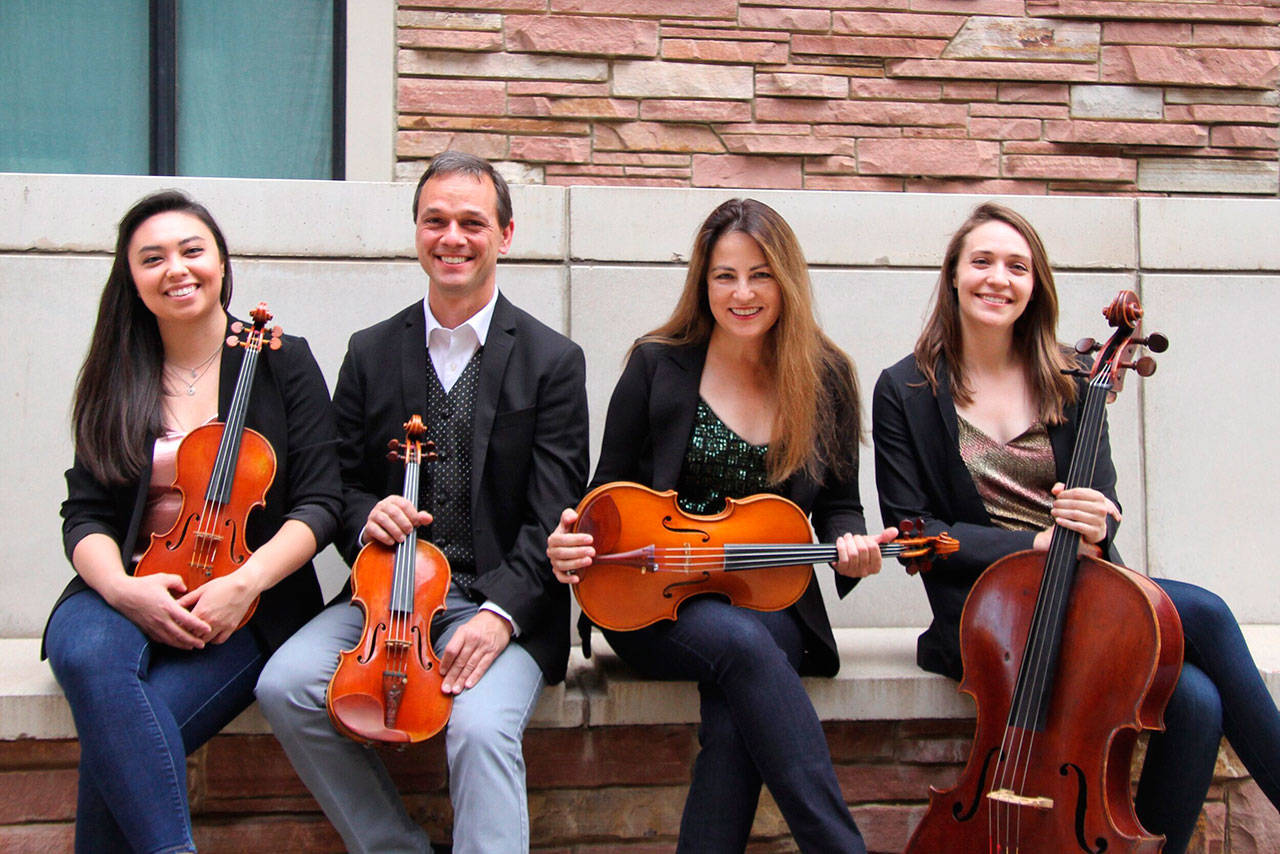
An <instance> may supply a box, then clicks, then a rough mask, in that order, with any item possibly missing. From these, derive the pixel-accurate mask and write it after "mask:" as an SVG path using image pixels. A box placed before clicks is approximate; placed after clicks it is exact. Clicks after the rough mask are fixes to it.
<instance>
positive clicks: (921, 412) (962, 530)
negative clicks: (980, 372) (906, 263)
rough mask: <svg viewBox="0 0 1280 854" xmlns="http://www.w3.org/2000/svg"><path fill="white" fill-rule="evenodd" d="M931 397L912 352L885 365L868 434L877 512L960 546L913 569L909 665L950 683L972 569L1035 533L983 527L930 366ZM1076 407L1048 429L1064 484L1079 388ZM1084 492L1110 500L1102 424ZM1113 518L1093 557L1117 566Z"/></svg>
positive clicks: (949, 409)
mask: <svg viewBox="0 0 1280 854" xmlns="http://www.w3.org/2000/svg"><path fill="white" fill-rule="evenodd" d="M937 374H938V394H937V396H936V397H935V396H934V394H933V392H932V391H931V390H930V388H929V384H928V383H927V382H926V381H925V378H924V375H923V374H921V373H920V370H919V368H917V367H916V360H915V357H914V356H907V357H906V358H905V359H903V360H902V361H900V362H898V363H897V364H895V365H893V366H892V367H890V368H886V369H885V370H884V371H883V372H882V373H881V374H880V379H879V380H877V382H876V390H875V395H874V397H873V398H872V406H871V413H872V415H871V417H872V436H873V438H874V440H875V453H876V487H877V488H878V490H879V493H880V512H881V515H882V516H883V518H884V519H885V520H886V521H892V520H897V519H914V518H917V517H919V518H922V519H923V520H924V523H925V532H926V533H927V534H929V535H934V534H938V533H941V532H942V531H949V532H950V533H951V535H952V536H953V537H955V538H956V539H957V540H959V542H960V548H959V550H958V551H957V552H956V553H955V554H953V555H951V556H950V557H948V558H947V559H946V560H941V561H938V562H936V563H934V565H933V569H932V570H930V571H929V572H928V573H923V574H921V576H920V577H921V578H922V579H923V580H924V589H925V593H926V594H927V595H928V597H929V607H930V608H932V609H933V623H932V624H931V625H930V626H929V628H928V629H927V630H925V632H924V634H922V635H920V639H919V641H918V642H917V645H916V662H917V663H918V664H919V665H920V666H921V667H922V668H924V669H925V670H928V671H931V672H933V673H941V674H943V675H945V676H950V677H951V678H953V679H959V678H960V676H961V663H960V613H961V611H962V610H963V609H964V600H965V598H966V597H967V596H968V595H969V588H971V587H972V586H973V583H974V582H975V581H977V579H978V576H979V575H981V574H982V571H983V570H984V569H986V568H987V567H988V566H990V565H991V564H992V563H994V562H995V561H997V560H999V559H1000V558H1002V557H1004V556H1005V555H1007V554H1012V553H1013V552H1017V551H1023V550H1025V549H1029V548H1031V547H1032V542H1033V541H1034V540H1035V535H1036V532H1035V531H1006V530H1004V529H1003V528H997V527H995V526H993V525H992V524H991V517H990V516H989V515H987V511H986V508H985V507H984V506H983V503H982V498H981V496H979V495H978V489H977V487H976V486H974V483H973V478H972V477H970V476H969V470H968V469H967V468H965V465H964V460H962V459H961V457H960V440H959V426H958V425H957V422H956V407H955V403H954V401H953V400H952V398H951V373H950V371H949V370H948V367H947V365H946V363H945V362H944V363H940V364H939V365H938V372H937ZM1079 391H1080V394H1079V395H1078V396H1077V404H1076V405H1075V406H1071V407H1068V409H1067V412H1066V417H1067V420H1066V421H1065V422H1064V423H1062V424H1059V425H1057V426H1055V427H1050V428H1049V442H1050V444H1051V445H1052V446H1053V459H1054V464H1055V467H1056V469H1057V478H1058V480H1059V481H1062V482H1065V481H1066V479H1067V470H1068V467H1069V466H1070V463H1071V452H1072V449H1073V448H1074V447H1075V441H1076V428H1077V419H1078V417H1079V412H1078V410H1079V402H1080V401H1083V399H1084V393H1083V392H1084V387H1083V384H1081V386H1080V388H1079ZM1092 486H1093V488H1094V489H1096V490H1098V491H1099V492H1101V493H1102V494H1104V495H1106V496H1107V497H1108V498H1110V499H1111V500H1112V501H1115V502H1116V506H1117V507H1118V506H1120V502H1119V500H1118V499H1117V498H1116V470H1115V466H1113V465H1112V463H1111V445H1110V442H1109V440H1108V436H1107V426H1106V422H1105V421H1104V422H1103V428H1102V440H1101V444H1100V445H1099V448H1098V460H1097V465H1096V466H1095V468H1094V472H1093V484H1092ZM1116 526H1117V523H1116V522H1115V520H1110V521H1109V522H1108V533H1107V538H1106V539H1105V540H1104V541H1103V542H1102V543H1100V545H1101V546H1102V549H1103V553H1104V554H1107V555H1108V556H1109V559H1110V560H1112V561H1114V562H1117V563H1118V562H1119V555H1117V554H1116V553H1115V549H1114V547H1113V541H1114V538H1115V532H1116Z"/></svg>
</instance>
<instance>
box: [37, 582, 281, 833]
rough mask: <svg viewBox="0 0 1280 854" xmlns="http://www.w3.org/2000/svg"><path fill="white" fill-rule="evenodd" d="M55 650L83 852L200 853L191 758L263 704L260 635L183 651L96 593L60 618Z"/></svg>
mask: <svg viewBox="0 0 1280 854" xmlns="http://www.w3.org/2000/svg"><path fill="white" fill-rule="evenodd" d="M46 649H47V652H48V655H49V664H50V665H51V666H52V667H53V673H54V675H55V676H56V677H57V679H58V684H60V685H61V686H62V691H63V693H64V694H65V695H66V697H67V701H68V702H69V703H70V705H71V714H72V715H73V716H74V718H75V722H76V734H77V735H78V736H79V739H80V783H79V791H78V797H77V802H76V851H77V852H90V851H94V852H101V851H112V852H114V851H121V852H124V851H136V852H143V854H149V853H150V852H176V851H194V850H195V842H194V841H193V840H192V837H191V814H190V810H189V808H188V806H187V762H186V757H187V754H188V753H190V752H191V751H193V750H195V749H196V748H197V747H199V746H200V745H201V744H203V743H204V742H206V741H208V740H209V739H210V738H212V737H213V735H214V734H216V733H217V732H218V730H220V729H222V727H224V726H225V725H226V724H227V723H228V722H230V721H231V719H232V718H234V717H235V716H236V715H238V714H239V713H240V712H241V711H243V710H244V709H245V708H246V707H247V706H248V705H249V703H251V702H252V701H253V684H254V682H255V681H256V680H257V678H258V672H259V671H260V670H261V669H262V665H263V664H264V663H265V662H266V656H265V655H264V654H263V652H262V650H261V649H260V648H259V645H258V641H257V639H256V638H254V636H253V634H252V632H250V631H248V630H245V629H241V630H240V631H238V632H236V633H235V634H233V635H232V636H231V637H230V638H228V639H227V641H226V642H225V643H222V644H217V645H209V646H206V647H205V648H204V649H202V650H192V651H185V650H177V649H174V648H172V647H169V646H165V645H163V644H158V643H153V642H152V641H150V640H149V639H148V638H147V637H146V635H144V634H143V633H142V631H141V630H140V629H139V628H138V627H137V626H136V625H135V624H134V623H133V622H132V621H131V620H129V619H128V618H127V617H125V616H124V615H122V614H121V613H120V612H119V611H116V610H115V609H114V608H112V607H111V606H110V605H108V604H107V603H106V602H105V601H104V600H103V599H102V597H101V596H99V595H98V594H97V593H96V592H94V591H92V590H85V591H82V592H80V593H77V594H75V595H74V596H71V597H70V598H68V599H67V600H66V601H65V602H63V603H62V604H61V605H60V606H59V607H58V609H57V610H56V611H55V612H54V614H53V616H52V617H51V618H50V620H49V630H48V634H47V638H46Z"/></svg>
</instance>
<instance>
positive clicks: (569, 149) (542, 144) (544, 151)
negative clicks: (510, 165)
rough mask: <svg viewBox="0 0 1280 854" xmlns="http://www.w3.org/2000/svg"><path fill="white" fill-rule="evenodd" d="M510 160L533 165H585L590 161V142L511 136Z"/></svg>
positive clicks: (575, 138)
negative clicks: (522, 161)
mask: <svg viewBox="0 0 1280 854" xmlns="http://www.w3.org/2000/svg"><path fill="white" fill-rule="evenodd" d="M511 159H512V160H525V161H529V162H533V163H538V162H544V161H556V162H568V163H586V162H587V161H589V160H590V159H591V140H589V139H587V138H585V137H568V138H566V137H562V136H513V137H511Z"/></svg>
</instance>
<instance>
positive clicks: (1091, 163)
mask: <svg viewBox="0 0 1280 854" xmlns="http://www.w3.org/2000/svg"><path fill="white" fill-rule="evenodd" d="M1004 175H1005V177H1006V178H1046V179H1052V180H1071V181H1117V182H1127V183H1133V182H1134V181H1136V180H1137V178H1138V164H1137V163H1136V162H1135V161H1134V160H1132V159H1129V158H1124V157H1088V156H1083V155H1080V156H1066V157H1052V156H1049V157H1046V156H1037V155H1032V154H1010V155H1006V156H1005V158H1004Z"/></svg>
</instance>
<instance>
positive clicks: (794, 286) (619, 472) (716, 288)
mask: <svg viewBox="0 0 1280 854" xmlns="http://www.w3.org/2000/svg"><path fill="white" fill-rule="evenodd" d="M859 418H860V410H859V405H858V387H857V381H856V378H855V375H854V371H853V364H852V362H851V361H850V360H849V357H848V356H846V355H845V354H844V353H843V352H841V351H840V349H839V348H837V347H836V346H835V344H833V343H832V342H831V340H830V339H829V338H827V336H826V335H824V334H823V333H822V331H821V329H819V327H818V324H817V321H816V319H815V318H814V313H813V296H812V290H811V287H810V284H809V273H808V268H807V266H806V264H805V260H804V256H803V254H802V253H801V251H800V246H799V243H798V241H797V240H796V237H795V234H794V233H793V232H792V231H791V228H790V227H789V226H788V225H787V223H786V221H785V220H783V219H782V217H781V216H779V215H778V213H777V212H776V211H774V210H773V209H772V208H770V207H768V206H767V205H765V204H762V203H760V202H758V201H755V200H752V199H734V200H731V201H728V202H725V203H724V204H722V205H720V206H719V207H718V208H716V209H715V210H714V211H713V212H712V213H711V215H710V216H709V217H708V218H707V220H706V221H705V222H704V223H703V224H702V227H701V228H700V229H699V230H698V234H697V236H696V238H695V240H694V246H693V253H692V256H691V259H690V262H689V270H688V274H687V276H686V278H685V286H684V291H683V293H682V294H681V296H680V299H679V302H678V303H677V304H676V308H675V311H674V312H673V313H672V316H671V318H670V319H669V320H668V321H667V322H666V323H664V324H663V325H661V326H659V327H658V328H657V329H655V330H653V331H652V332H650V333H649V334H647V335H645V336H644V337H643V338H641V339H640V340H639V341H638V342H637V343H636V344H635V345H634V346H633V347H632V349H631V352H630V354H629V356H628V359H627V364H626V367H625V368H624V370H623V373H622V377H621V379H619V380H618V385H617V387H616V388H615V389H614V392H613V398H612V400H611V401H610V404H609V414H608V418H607V421H606V423H605V432H604V441H603V446H602V448H601V451H600V462H599V464H598V465H597V467H596V472H595V478H594V481H593V483H592V485H593V486H595V485H598V484H601V483H607V482H610V481H618V480H629V481H636V482H639V483H641V484H644V485H646V486H649V487H652V488H654V489H659V490H663V489H675V490H677V491H678V493H679V496H680V499H679V500H680V504H681V506H682V508H683V509H685V510H686V511H689V512H693V513H698V514H712V513H716V512H719V511H720V510H721V509H722V508H723V506H724V499H725V498H742V497H744V496H747V495H751V494H754V493H760V492H775V493H779V494H781V495H784V496H785V497H787V498H789V499H791V500H792V501H794V502H795V503H796V504H797V505H799V506H800V508H801V509H803V510H804V511H805V512H806V513H809V514H811V517H812V522H813V527H814V528H815V530H816V531H817V533H818V536H819V538H820V539H821V540H822V541H823V542H832V541H834V542H835V543H836V544H837V550H838V555H839V559H838V560H837V561H836V562H835V563H834V564H833V566H834V568H835V570H836V572H837V576H836V585H837V589H838V590H839V591H840V594H841V595H842V596H843V595H844V594H846V593H848V591H849V590H850V589H852V587H853V585H854V584H855V583H856V582H857V581H858V580H859V579H860V578H862V577H864V576H866V575H870V574H872V573H874V572H877V571H879V569H880V551H879V543H882V542H886V541H888V540H889V539H892V538H893V536H894V535H895V534H896V531H894V529H892V528H890V529H888V530H887V531H885V532H884V533H882V534H880V535H879V536H877V537H869V536H866V535H865V534H864V531H865V530H866V525H865V522H864V520H863V516H862V505H861V502H860V501H859V499H858V480H857V473H858V441H859V436H860V431H859ZM576 519H577V516H576V514H575V513H574V511H573V510H566V511H565V512H564V514H563V515H562V517H561V521H560V525H559V527H558V528H557V529H556V530H555V532H553V533H552V534H551V536H550V537H549V538H548V540H547V554H548V556H549V557H550V558H551V565H552V568H553V569H554V570H555V573H556V577H557V578H559V579H560V580H561V581H563V582H566V583H573V582H574V581H576V579H577V576H576V573H577V571H578V570H581V569H583V568H585V567H586V566H588V565H589V564H590V562H591V559H592V557H593V556H594V554H595V552H594V549H593V548H592V539H591V537H590V536H589V535H587V534H572V533H569V528H570V527H571V526H572V525H573V523H574V522H575V521H576ZM605 636H606V637H607V638H608V640H609V643H610V645H611V646H612V647H613V649H614V650H615V651H616V652H617V653H618V654H619V655H620V656H621V657H622V658H623V659H624V660H625V661H627V662H628V663H629V664H631V665H632V666H633V667H635V668H636V669H637V670H638V671H640V672H641V673H642V674H644V675H645V676H647V677H650V678H664V679H690V680H695V681H697V683H698V690H699V693H700V696H701V711H702V722H701V726H700V728H699V731H698V738H699V742H700V744H701V747H702V749H701V752H700V753H699V755H698V758H697V761H696V762H695V764H694V769H693V781H692V785H691V786H690V789H689V795H688V798H687V800H686V801H685V809H684V816H683V818H682V820H681V824H680V840H679V846H678V850H680V851H689V852H699V854H705V852H741V851H742V850H743V849H744V848H745V847H746V844H747V838H748V835H749V833H750V830H751V823H752V820H753V818H754V816H755V811H756V805H757V802H758V800H759V797H760V786H761V783H763V784H764V785H767V786H768V787H769V791H770V792H771V793H772V794H773V797H774V800H775V801H776V802H777V804H778V806H779V809H780V810H781V812H782V815H783V817H784V818H785V819H786V821H787V824H788V825H789V827H790V829H791V831H792V834H793V835H794V837H795V840H796V842H797V844H798V845H799V846H800V848H801V850H803V851H806V852H808V851H830V852H844V854H847V852H859V851H864V850H865V847H864V845H863V842H862V837H861V836H860V835H859V833H858V829H857V827H856V826H855V825H854V822H853V818H852V817H851V816H850V814H849V809H848V807H847V806H846V805H845V802H844V798H843V796H842V794H841V791H840V786H839V784H838V783H837V781H836V777H835V771H834V769H833V767H832V764H831V756H830V753H829V751H828V748H827V743H826V739H825V737H824V736H823V732H822V726H821V723H820V722H819V720H818V716H817V714H816V713H815V712H814V709H813V705H812V703H811V702H810V700H809V697H808V695H807V694H806V693H805V690H804V686H803V685H802V684H801V681H800V674H801V673H813V674H821V675H827V676H830V675H834V674H835V672H836V670H837V668H838V667H839V656H838V654H837V651H836V646H835V639H834V637H833V635H832V632H831V625H830V622H829V621H828V619H827V614H826V610H825V609H824V607H823V602H822V595H821V593H820V592H819V589H818V584H817V581H816V579H815V580H813V581H811V582H810V584H809V586H808V589H807V590H806V591H805V593H804V594H803V595H802V596H801V598H800V600H799V601H798V602H796V604H794V605H792V606H791V607H789V608H786V609H785V610H782V611H774V612H761V611H752V610H747V609H745V608H739V607H736V606H733V605H731V604H729V603H728V602H725V601H724V600H722V599H719V598H715V597H697V598H693V599H690V600H688V601H686V602H685V603H684V605H683V606H682V607H681V608H680V611H679V613H678V615H677V618H676V619H675V620H674V621H673V620H662V621H659V622H657V623H655V624H653V625H651V626H649V627H647V628H642V629H638V630H636V631H630V632H615V631H609V630H605Z"/></svg>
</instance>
